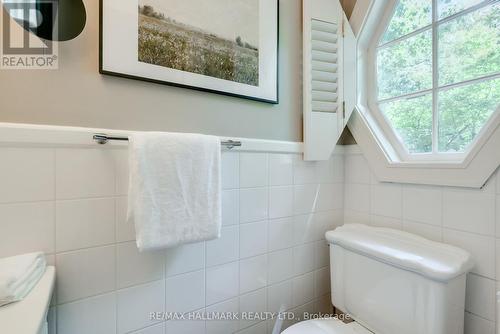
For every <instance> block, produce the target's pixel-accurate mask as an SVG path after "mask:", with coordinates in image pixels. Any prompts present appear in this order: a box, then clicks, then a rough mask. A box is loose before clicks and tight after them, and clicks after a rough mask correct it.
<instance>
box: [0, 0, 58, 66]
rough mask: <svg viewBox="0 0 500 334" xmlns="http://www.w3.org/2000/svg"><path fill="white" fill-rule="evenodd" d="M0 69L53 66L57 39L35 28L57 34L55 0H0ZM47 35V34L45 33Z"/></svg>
mask: <svg viewBox="0 0 500 334" xmlns="http://www.w3.org/2000/svg"><path fill="white" fill-rule="evenodd" d="M0 1H1V3H2V5H3V6H2V7H3V10H2V15H1V17H2V22H1V27H2V33H1V37H2V41H1V62H0V68H1V69H57V65H58V62H57V60H58V57H57V43H54V42H52V41H51V40H47V39H41V38H39V37H38V36H37V32H40V31H42V30H43V29H50V30H51V31H50V32H49V36H57V20H56V15H57V5H58V0H0ZM45 36H47V34H45Z"/></svg>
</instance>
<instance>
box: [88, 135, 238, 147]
mask: <svg viewBox="0 0 500 334" xmlns="http://www.w3.org/2000/svg"><path fill="white" fill-rule="evenodd" d="M93 139H94V141H95V142H96V143H97V144H100V145H104V144H107V143H108V142H109V141H110V140H117V141H128V137H115V136H108V135H106V134H103V133H96V134H94V136H93ZM221 145H222V146H224V147H225V148H227V149H228V150H230V149H232V148H235V147H241V141H237V140H223V141H221Z"/></svg>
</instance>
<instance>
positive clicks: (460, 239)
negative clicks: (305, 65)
mask: <svg viewBox="0 0 500 334" xmlns="http://www.w3.org/2000/svg"><path fill="white" fill-rule="evenodd" d="M344 162H345V181H346V182H345V184H344V187H345V192H344V196H345V199H344V200H345V210H344V221H345V223H365V224H372V225H376V226H387V227H391V228H398V229H403V230H406V231H409V232H412V233H416V234H420V235H422V236H424V237H427V238H429V239H433V240H436V241H443V242H446V243H450V244H453V245H456V246H459V247H462V248H464V249H466V250H468V251H469V252H470V253H471V254H472V255H473V257H474V260H475V262H476V265H475V267H474V269H473V273H471V274H469V276H468V282H467V297H466V315H465V334H479V333H481V334H494V333H495V323H496V314H495V312H496V311H495V309H496V305H495V303H496V291H497V290H498V288H497V284H496V283H495V282H496V281H500V239H496V238H499V237H500V176H499V175H495V176H494V177H493V178H492V179H491V180H490V181H489V182H488V184H487V185H486V187H484V189H481V190H474V189H459V188H450V187H435V186H416V185H402V184H383V183H379V182H378V181H377V180H376V177H375V176H374V175H373V173H372V172H371V171H370V168H369V165H368V163H367V161H366V160H365V158H364V156H363V155H362V154H354V153H352V154H347V155H346V156H345V157H344ZM497 174H500V173H499V172H497ZM495 243H496V247H495Z"/></svg>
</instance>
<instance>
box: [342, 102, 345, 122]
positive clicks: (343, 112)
mask: <svg viewBox="0 0 500 334" xmlns="http://www.w3.org/2000/svg"><path fill="white" fill-rule="evenodd" d="M342 117H343V118H344V119H345V101H343V102H342Z"/></svg>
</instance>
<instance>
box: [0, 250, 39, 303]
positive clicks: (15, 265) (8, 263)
mask: <svg viewBox="0 0 500 334" xmlns="http://www.w3.org/2000/svg"><path fill="white" fill-rule="evenodd" d="M46 266H47V263H46V261H45V256H44V254H43V253H40V252H38V253H30V254H24V255H18V256H12V257H7V258H3V259H0V306H2V305H5V304H9V303H12V302H16V301H19V300H22V299H24V297H26V296H27V295H28V293H30V291H31V289H33V287H34V286H35V285H36V284H37V283H38V281H39V280H40V278H41V277H42V275H43V273H44V272H45V268H46Z"/></svg>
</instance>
